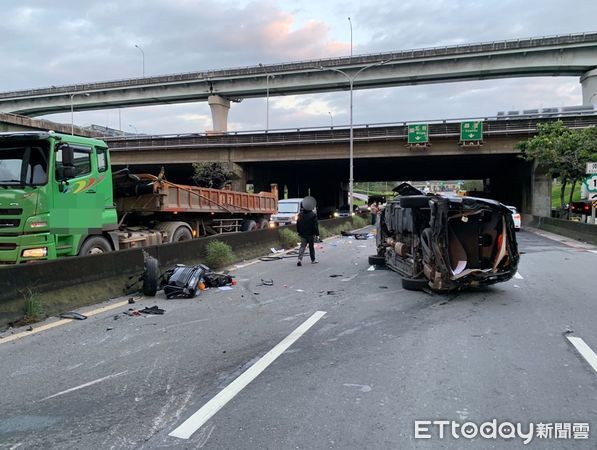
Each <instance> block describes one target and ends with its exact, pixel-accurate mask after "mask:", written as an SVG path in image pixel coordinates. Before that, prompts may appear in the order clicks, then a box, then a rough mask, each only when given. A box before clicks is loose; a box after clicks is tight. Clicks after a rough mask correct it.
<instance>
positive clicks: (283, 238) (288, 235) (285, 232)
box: [278, 228, 300, 248]
mask: <svg viewBox="0 0 597 450" xmlns="http://www.w3.org/2000/svg"><path fill="white" fill-rule="evenodd" d="M278 233H279V234H280V242H281V243H282V247H284V248H293V247H295V246H296V244H297V243H298V242H299V241H300V238H299V235H298V234H297V233H296V231H292V230H289V229H288V228H280V230H278Z"/></svg>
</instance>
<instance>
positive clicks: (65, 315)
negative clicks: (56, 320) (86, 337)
mask: <svg viewBox="0 0 597 450" xmlns="http://www.w3.org/2000/svg"><path fill="white" fill-rule="evenodd" d="M60 318H62V319H75V320H85V319H87V316H84V315H83V314H79V313H78V312H73V311H68V312H63V313H61V314H60Z"/></svg>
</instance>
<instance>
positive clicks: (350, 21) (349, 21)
mask: <svg viewBox="0 0 597 450" xmlns="http://www.w3.org/2000/svg"><path fill="white" fill-rule="evenodd" d="M348 23H349V24H350V57H351V58H352V20H350V17H349V18H348Z"/></svg>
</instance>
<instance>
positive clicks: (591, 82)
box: [580, 69, 597, 105]
mask: <svg viewBox="0 0 597 450" xmlns="http://www.w3.org/2000/svg"><path fill="white" fill-rule="evenodd" d="M580 84H581V85H582V104H583V105H595V104H597V69H593V70H589V71H588V72H586V73H585V74H584V75H583V76H582V77H580Z"/></svg>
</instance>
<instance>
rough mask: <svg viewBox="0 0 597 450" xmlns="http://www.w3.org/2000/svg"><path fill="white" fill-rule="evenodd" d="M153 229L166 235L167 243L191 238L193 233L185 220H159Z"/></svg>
mask: <svg viewBox="0 0 597 450" xmlns="http://www.w3.org/2000/svg"><path fill="white" fill-rule="evenodd" d="M155 229H156V230H158V231H160V232H162V233H164V234H166V235H168V241H167V243H170V242H179V241H189V240H191V239H193V234H192V233H191V230H190V229H189V225H188V224H187V223H186V222H160V223H158V224H157V225H156V227H155Z"/></svg>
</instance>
